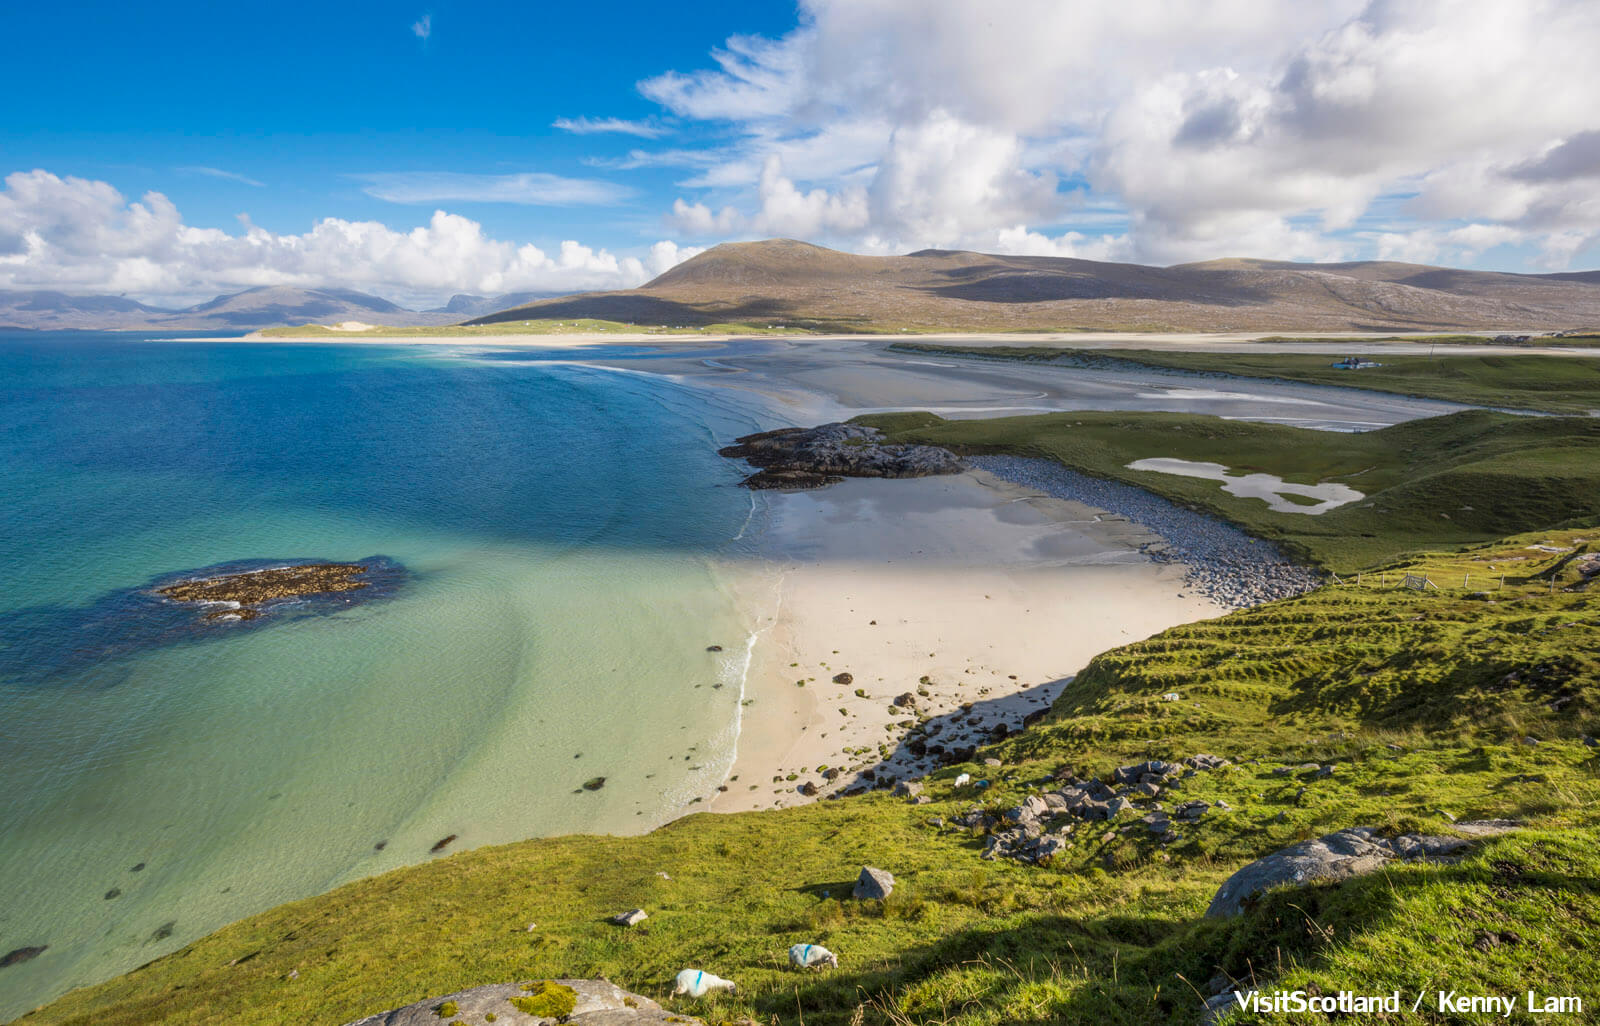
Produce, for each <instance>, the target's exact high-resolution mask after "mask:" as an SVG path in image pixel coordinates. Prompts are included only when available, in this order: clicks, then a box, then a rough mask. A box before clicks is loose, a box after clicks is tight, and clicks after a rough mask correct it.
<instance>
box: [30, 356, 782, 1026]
mask: <svg viewBox="0 0 1600 1026" xmlns="http://www.w3.org/2000/svg"><path fill="white" fill-rule="evenodd" d="M571 353H572V351H570V350H567V351H547V350H545V351H535V350H518V351H515V352H505V351H492V350H486V349H484V348H483V347H475V346H462V347H459V348H458V347H446V346H436V345H435V346H404V345H396V346H375V345H370V344H352V345H337V344H312V345H293V344H276V343H273V344H256V343H243V342H195V341H149V340H146V339H145V338H144V337H142V336H123V335H108V334H104V333H85V334H69V333H48V334H16V335H4V334H0V951H7V950H10V949H12V948H17V947H25V946H35V945H48V947H47V949H46V951H45V952H44V953H43V954H41V955H40V956H39V957H37V958H35V959H33V960H32V961H30V962H27V963H25V964H21V965H17V966H12V967H9V968H7V969H6V970H5V971H4V974H3V975H0V1017H4V1018H9V1017H11V1016H13V1015H15V1014H19V1013H21V1012H23V1011H25V1010H26V1009H27V1008H30V1007H33V1006H34V1005H36V1004H38V1003H40V1002H42V1001H45V1000H47V999H49V998H50V997H52V996H54V995H56V994H58V993H60V992H62V991H64V990H65V989H67V988H69V987H72V986H76V985H81V984H86V983H92V982H95V981H97V980H100V979H103V978H106V977H108V976H110V975H112V974H114V973H116V972H120V971H124V970H126V969H128V968H131V967H132V966H134V965H138V964H140V963H142V962H145V961H148V960H149V959H150V958H153V957H156V956H157V955H160V954H162V953H165V952H166V951H170V950H173V949H175V948H176V947H178V946H180V945H181V944H183V943H186V942H187V941H189V940H192V939H194V938H195V937H197V936H199V935H201V934H203V933H205V932H208V931H209V930H211V929H214V928H216V927H217V926H220V925H222V924H223V923H226V922H228V921H231V920H233V919H236V918H238V917H240V916H242V915H246V914H249V913H251V912H254V911H257V910H258V909H261V908H265V907H268V906H271V905H273V904H276V903H279V902H281V901H284V900H288V899H292V898H295V897H300V896H304V895H307V894H313V893H318V892H320V891H322V890H325V889H326V888H328V887H330V886H333V885H335V884H337V883H339V882H342V881H345V880H349V879H353V878H356V877H360V876H364V875H368V874H370V873H373V872H377V871H381V870H383V869H387V868H392V867H394V866H398V865H403V864H407V863H412V862H417V861H421V860H423V859H426V858H428V857H430V849H431V847H432V846H433V844H434V843H435V842H436V841H438V840H439V839H442V838H444V837H445V836H447V835H451V834H454V835H457V840H455V841H454V842H452V844H451V846H450V847H449V848H448V849H447V850H459V849H460V848H464V847H473V846H477V845H481V844H486V843H496V842H502V841H508V840H513V839H517V838H521V837H527V836H535V835H539V834H548V833H558V832H570V831H574V830H585V831H591V832H598V831H613V832H624V831H633V830H643V829H647V828H648V827H651V826H654V825H656V824H657V823H659V822H662V821H664V820H665V819H667V818H670V817H671V816H672V815H674V814H676V813H677V812H679V811H680V810H681V809H682V808H683V807H684V804H685V803H686V802H689V801H692V800H693V798H694V797H695V796H697V795H700V794H703V793H705V792H706V791H708V790H710V789H711V788H713V787H714V786H715V784H716V783H718V782H719V781H720V778H721V774H723V773H725V772H726V767H727V764H728V760H730V759H731V754H732V747H733V743H734V741H735V739H736V736H737V715H738V701H739V696H740V694H741V687H742V674H743V670H744V664H743V662H742V660H743V659H744V658H745V654H746V645H745V638H746V636H747V634H748V630H749V628H748V625H747V624H746V623H745V622H744V619H743V617H744V614H743V613H742V612H741V611H740V610H738V609H737V608H735V606H734V603H733V602H732V600H731V598H730V595H729V592H728V589H727V588H726V587H725V584H724V582H723V581H722V580H721V579H719V576H718V569H717V567H718V565H719V561H722V560H725V559H727V558H729V557H730V556H733V555H737V554H738V546H739V545H740V544H741V543H740V542H739V541H738V539H740V538H741V537H742V536H744V535H745V534H746V532H747V529H748V528H749V526H750V524H749V522H750V519H751V517H752V511H753V509H754V506H753V503H752V500H751V496H750V494H749V493H748V492H746V491H744V490H743V489H740V488H738V487H737V482H738V479H739V476H740V473H739V469H738V468H737V467H736V466H734V465H732V464H730V463H729V462H728V461H726V460H723V459H720V458H719V457H717V456H716V454H715V453H716V448H717V447H718V446H719V445H721V444H726V442H727V441H728V440H729V439H730V438H731V437H733V436H735V435H737V434H740V433H743V432H746V431H749V430H753V429H755V428H756V427H758V426H761V425H760V423H759V418H760V413H759V411H758V410H755V409H754V408H748V407H744V406H740V405H739V404H738V401H737V400H736V399H735V398H734V397H733V394H732V393H729V392H727V391H725V390H697V389H692V388H690V387H686V386H684V385H681V384H679V383H677V382H675V381H673V380H672V379H670V378H666V377H662V376H658V375H650V374H641V373H637V372H627V371H617V370H609V369H603V368H598V367H590V366H584V365H582V364H580V363H576V362H574V358H573V356H572V355H571ZM377 557H382V560H383V565H384V566H387V567H391V568H392V570H393V574H392V578H391V579H390V582H389V583H390V585H392V586H386V587H385V588H384V589H382V592H381V594H379V593H378V592H377V591H374V593H373V594H372V595H371V596H369V597H368V598H369V600H367V601H361V602H358V603H353V604H350V605H349V606H348V608H334V609H328V608H320V607H317V606H316V605H315V604H305V605H304V606H303V607H300V608H287V609H284V610H281V611H279V613H275V614H274V615H271V616H268V617H263V618H262V619H260V620H256V621H251V622H249V623H243V624H237V623H227V622H221V621H219V622H210V623H203V622H199V621H198V620H197V618H195V617H193V616H191V615H189V614H188V612H187V611H184V610H175V609H174V608H173V607H172V605H171V603H168V602H166V601H165V600H162V599H160V598H159V597H157V596H154V595H153V592H152V587H153V585H155V584H158V583H160V582H161V581H163V580H164V579H170V578H171V577H172V576H173V575H175V574H180V573H182V572H185V571H193V570H196V569H200V568H207V567H215V566H218V565H223V564H234V563H241V561H243V562H242V563H241V565H250V566H254V565H266V564H268V563H275V562H288V561H297V560H330V561H354V560H366V559H374V558H377ZM711 645H721V646H722V647H723V652H722V653H709V652H708V651H707V648H708V646H711ZM597 776H605V777H606V779H607V783H606V786H605V787H604V788H603V789H602V790H599V791H584V790H583V789H582V788H581V787H580V786H579V785H580V784H581V783H582V782H583V781H585V780H587V779H591V778H593V777H597ZM135 866H139V867H141V868H139V869H138V870H137V871H134V868H133V867H135ZM107 895H112V896H111V897H107Z"/></svg>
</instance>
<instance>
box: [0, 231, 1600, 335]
mask: <svg viewBox="0 0 1600 1026" xmlns="http://www.w3.org/2000/svg"><path fill="white" fill-rule="evenodd" d="M581 318H596V319H600V320H612V321H623V322H626V323H633V324H638V325H651V326H656V325H667V326H679V325H682V326H699V325H706V324H717V323H724V322H729V323H741V324H755V325H758V326H759V325H767V324H774V325H776V324H784V325H788V326H793V327H806V328H815V329H819V330H825V331H877V332H884V331H889V332H892V331H898V330H899V329H901V328H907V329H912V330H928V329H933V330H949V331H1047V330H1051V331H1072V330H1077V329H1098V330H1126V331H1230V330H1232V331H1422V330H1435V329H1442V330H1449V329H1462V330H1497V329H1503V330H1517V329H1526V330H1537V331H1552V330H1557V331H1558V330H1563V329H1569V328H1584V329H1593V328H1596V327H1597V326H1600V271H1583V272H1577V273H1571V274H1507V273H1502V272H1498V271H1465V270H1457V269H1454V268H1449V267H1431V266H1427V265H1424V264H1403V263H1394V262H1390V261H1362V262H1358V263H1344V264H1298V263H1288V262H1284V261H1275V260H1212V261H1208V262H1205V263H1198V264H1178V265H1176V266H1173V267H1149V266H1145V265H1143V264H1117V263H1104V262H1100V261H1095V260H1074V259H1067V258H1062V257H1028V256H996V255H992V254H986V253H969V252H964V251H959V250H938V249H925V250H922V251H920V252H917V253H911V254H908V255H906V256H857V255H856V254H853V253H841V252H838V251H836V250H831V249H824V248H823V247H821V246H813V245H810V244H809V243H804V242H795V241H793V240H791V239H772V240H768V241H766V242H738V243H724V244H723V245H720V246H715V247H713V248H711V249H708V250H706V251H705V252H704V253H701V254H699V255H697V256H695V257H693V258H691V259H689V260H686V261H684V262H683V263H681V264H679V265H678V266H676V267H674V268H672V269H671V270H669V271H667V272H666V273H665V274H663V275H661V276H660V277H658V278H656V279H655V280H654V281H651V282H648V283H646V284H645V285H642V286H640V287H639V288H636V289H626V290H622V291H617V292H585V293H580V294H577V295H557V296H553V297H552V296H551V295H550V294H548V293H536V292H514V293H508V294H505V295H499V296H475V295H466V294H463V295H457V296H452V297H451V299H450V301H449V302H448V303H446V304H445V305H444V306H441V307H435V308H433V309H429V310H407V309H406V308H404V307H402V306H398V305H396V304H394V303H391V302H389V301H388V300H386V299H380V298H378V297H377V296H370V295H367V294H365V293H361V292H353V291H351V290H349V289H296V288H283V287H273V288H254V289H246V290H245V291H243V292H237V293H234V294H233V295H228V296H218V297H217V298H216V299H213V300H211V301H210V302H206V303H201V304H199V305H197V306H191V307H188V308H186V309H183V310H165V309H160V308H157V307H153V306H146V305H145V304H143V303H139V302H136V301H134V300H131V299H127V298H124V297H119V296H72V295H68V294H66V293H62V292H25V291H10V292H8V291H3V290H0V327H19V328H39V329H51V328H76V329H127V330H140V329H143V330H152V329H153V330H160V329H172V330H196V329H198V330H210V331H249V330H252V329H255V328H265V327H271V326H274V325H280V324H287V325H300V324H330V325H331V324H338V323H340V322H342V321H361V322H363V323H366V324H380V325H407V324H411V325H438V324H458V323H467V324H495V323H498V322H502V321H523V320H536V319H550V320H578V319H581Z"/></svg>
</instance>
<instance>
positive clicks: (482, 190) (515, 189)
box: [356, 171, 633, 207]
mask: <svg viewBox="0 0 1600 1026" xmlns="http://www.w3.org/2000/svg"><path fill="white" fill-rule="evenodd" d="M356 177H357V179H358V180H359V181H361V182H362V183H363V184H362V186H361V191H362V192H365V193H366V194H367V195H368V196H372V197H374V198H376V199H381V200H386V201H388V202H390V203H452V202H456V203H516V204H524V205H531V206H544V207H570V206H609V205H612V204H615V203H621V202H623V201H624V200H626V199H628V198H629V197H630V196H632V195H633V190H632V189H630V188H628V187H627V186H623V185H617V184H615V183H612V182H602V181H598V180H595V179H592V178H564V177H562V176H561V175H552V174H544V173H542V172H538V171H532V172H524V173H522V174H512V175H477V174H462V173H458V172H453V171H395V172H380V173H374V174H367V175H358V176H356Z"/></svg>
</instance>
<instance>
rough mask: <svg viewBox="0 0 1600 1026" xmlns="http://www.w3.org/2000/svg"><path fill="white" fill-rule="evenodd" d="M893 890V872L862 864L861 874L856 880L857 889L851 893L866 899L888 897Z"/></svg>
mask: <svg viewBox="0 0 1600 1026" xmlns="http://www.w3.org/2000/svg"><path fill="white" fill-rule="evenodd" d="M893 890H894V874H893V873H891V872H889V871H888V870H886V869H875V868H873V867H872V866H862V867H861V876H860V877H859V878H858V879H857V880H856V886H855V889H854V890H852V891H851V892H850V893H851V894H852V895H853V896H854V897H857V898H861V899H863V900H865V899H867V898H887V897H888V896H889V893H890V892H891V891H893Z"/></svg>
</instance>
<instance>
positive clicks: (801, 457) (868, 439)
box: [717, 423, 966, 489]
mask: <svg viewBox="0 0 1600 1026" xmlns="http://www.w3.org/2000/svg"><path fill="white" fill-rule="evenodd" d="M717 455H719V456H724V457H727V458H728V459H742V460H744V461H745V462H747V463H749V464H750V465H751V466H753V467H757V468H759V469H758V470H757V472H756V473H754V474H751V475H750V476H749V477H747V478H745V479H744V481H743V482H741V483H742V484H743V485H744V486H745V487H746V488H755V489H764V488H823V487H826V486H828V485H830V484H835V483H837V482H839V481H842V480H844V479H845V478H847V477H929V476H932V475H935V474H959V473H961V471H963V470H965V469H966V465H965V464H964V463H963V462H962V461H961V458H960V457H959V456H957V455H956V454H955V453H953V452H951V451H950V450H948V449H941V448H939V447H938V446H936V445H888V444H885V443H884V441H883V432H882V431H879V430H878V429H877V428H871V427H867V426H866V425H864V424H841V423H835V424H823V425H821V426H819V427H814V428H797V427H795V428H778V429H777V430H776V431H762V432H759V433H757V434H753V435H745V436H744V437H742V438H737V439H735V440H734V444H733V445H729V446H725V447H723V448H722V449H719V450H717Z"/></svg>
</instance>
